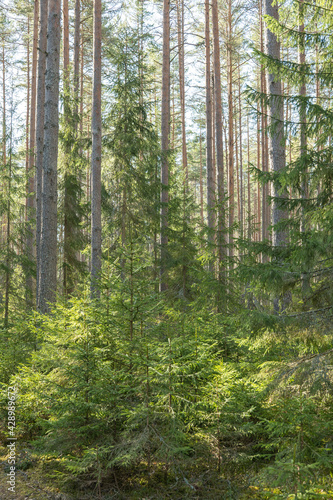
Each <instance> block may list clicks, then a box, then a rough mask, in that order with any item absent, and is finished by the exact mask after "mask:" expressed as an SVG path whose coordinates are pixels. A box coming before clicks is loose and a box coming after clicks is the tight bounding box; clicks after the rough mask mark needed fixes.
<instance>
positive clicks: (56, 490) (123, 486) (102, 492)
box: [0, 445, 333, 500]
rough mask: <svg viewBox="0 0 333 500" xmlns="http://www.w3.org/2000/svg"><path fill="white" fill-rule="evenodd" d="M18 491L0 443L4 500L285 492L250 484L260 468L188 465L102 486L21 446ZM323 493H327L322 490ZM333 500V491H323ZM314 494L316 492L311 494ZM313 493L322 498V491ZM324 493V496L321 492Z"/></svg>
mask: <svg viewBox="0 0 333 500" xmlns="http://www.w3.org/2000/svg"><path fill="white" fill-rule="evenodd" d="M16 465H17V470H16V484H15V493H12V492H10V491H8V486H9V485H8V484H7V481H8V476H7V474H8V463H7V459H6V448H5V447H4V446H3V445H2V446H1V445H0V500H186V499H189V500H268V499H276V498H285V499H286V500H292V499H294V498H295V496H294V495H287V496H286V497H283V496H280V495H279V494H278V493H279V492H278V491H277V490H276V489H271V488H263V489H261V488H260V489H259V488H258V487H256V486H251V485H249V478H250V477H251V476H252V475H253V476H252V477H253V478H254V477H255V472H254V471H248V472H247V473H243V474H235V473H234V474H232V473H230V472H231V471H229V473H230V477H229V478H227V477H225V476H224V475H222V474H218V473H217V471H216V470H210V469H207V467H206V470H204V471H203V468H201V470H200V466H199V467H197V466H196V467H195V468H192V470H190V469H188V470H186V475H187V477H185V476H184V475H183V474H182V477H176V476H173V477H168V480H167V482H166V478H165V475H164V473H163V472H162V471H161V470H160V471H158V468H156V470H155V472H154V473H152V474H151V479H150V481H149V484H148V481H147V471H146V467H142V469H141V470H140V468H138V469H137V470H135V471H132V473H131V474H130V473H127V474H124V473H123V474H121V473H119V472H118V473H117V474H118V476H117V477H116V476H115V475H109V477H104V478H103V480H102V482H101V487H100V488H97V487H96V481H92V480H91V478H90V479H89V478H88V477H86V478H80V479H78V478H77V479H73V480H72V481H66V483H64V480H63V476H62V467H61V464H59V461H57V460H54V459H49V458H47V457H43V456H39V457H37V455H35V454H34V453H33V452H32V451H31V450H29V447H28V445H27V446H26V448H23V447H22V446H21V448H20V450H18V453H17V464H16ZM202 465H203V464H202ZM319 497H321V495H319ZM323 497H324V498H326V499H328V500H333V495H332V496H331V495H327V493H326V494H324V495H323ZM306 498H307V499H310V497H306ZM313 498H318V496H317V495H316V496H315V497H313ZM321 498H322V497H321Z"/></svg>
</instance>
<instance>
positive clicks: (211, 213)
mask: <svg viewBox="0 0 333 500" xmlns="http://www.w3.org/2000/svg"><path fill="white" fill-rule="evenodd" d="M209 5H210V4H209V1H208V0H205V46H206V170H207V222H208V224H207V225H208V243H209V244H210V245H213V244H214V242H215V229H216V227H215V224H216V217H215V177H214V165H213V113H212V91H211V71H210V27H209V18H210V16H209ZM211 267H212V266H211ZM211 270H212V269H211Z"/></svg>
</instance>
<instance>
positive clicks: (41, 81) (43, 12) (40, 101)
mask: <svg viewBox="0 0 333 500" xmlns="http://www.w3.org/2000/svg"><path fill="white" fill-rule="evenodd" d="M47 12H48V0H43V1H41V2H40V12H39V19H40V29H39V40H38V54H39V55H38V80H37V110H36V117H37V121H36V185H37V191H36V202H37V210H36V254H37V277H36V297H37V301H38V300H39V299H38V297H39V285H40V261H41V255H40V239H41V215H42V185H43V147H44V114H45V113H44V103H45V70H46V44H47V38H46V35H47ZM37 306H38V304H37Z"/></svg>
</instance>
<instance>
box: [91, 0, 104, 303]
mask: <svg viewBox="0 0 333 500" xmlns="http://www.w3.org/2000/svg"><path fill="white" fill-rule="evenodd" d="M93 45H94V78H93V104H92V121H91V130H92V152H91V296H92V297H95V298H99V296H100V292H99V289H98V285H97V280H98V279H99V277H100V273H101V267H102V221H101V156H102V111H101V93H102V80H101V78H102V67H101V66H102V2H101V0H94V40H93Z"/></svg>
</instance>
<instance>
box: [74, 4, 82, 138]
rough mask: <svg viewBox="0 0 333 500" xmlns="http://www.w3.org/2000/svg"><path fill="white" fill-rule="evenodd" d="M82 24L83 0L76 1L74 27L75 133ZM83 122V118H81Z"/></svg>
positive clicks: (76, 126) (76, 127)
mask: <svg viewBox="0 0 333 500" xmlns="http://www.w3.org/2000/svg"><path fill="white" fill-rule="evenodd" d="M80 24H81V0H75V26H74V115H75V132H76V133H77V129H78V120H77V114H78V104H79V97H80V95H79V90H80ZM80 120H82V116H81V117H80Z"/></svg>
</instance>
